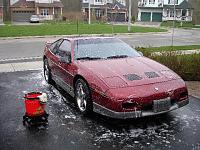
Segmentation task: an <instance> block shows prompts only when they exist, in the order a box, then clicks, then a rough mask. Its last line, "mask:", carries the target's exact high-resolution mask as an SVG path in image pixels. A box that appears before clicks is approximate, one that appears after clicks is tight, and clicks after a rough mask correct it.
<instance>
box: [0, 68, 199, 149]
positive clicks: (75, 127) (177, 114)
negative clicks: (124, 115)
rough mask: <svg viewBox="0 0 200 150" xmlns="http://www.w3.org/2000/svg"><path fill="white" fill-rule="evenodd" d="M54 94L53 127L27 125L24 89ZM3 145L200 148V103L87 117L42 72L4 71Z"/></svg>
mask: <svg viewBox="0 0 200 150" xmlns="http://www.w3.org/2000/svg"><path fill="white" fill-rule="evenodd" d="M30 91H40V92H46V93H47V94H48V96H49V102H48V104H47V112H48V113H49V126H48V127H43V126H39V127H35V128H31V129H28V128H26V127H24V126H23V124H22V116H23V115H24V111H25V110H24V100H23V96H24V94H25V93H27V92H30ZM0 94H1V95H0V149H1V150H4V149H9V150H10V149H20V150H21V149H30V150H31V149H32V150H34V149H37V150H39V149H43V150H46V149H59V150H62V149H63V150H64V149H65V150H66V149H81V150H82V149H185V150H188V149H192V150H198V149H200V101H199V100H197V99H196V98H194V97H190V104H189V105H187V106H185V107H183V108H181V109H178V110H175V111H173V112H170V113H167V114H164V115H159V116H154V117H146V118H140V119H128V120H117V119H111V118H107V117H104V116H101V115H98V114H93V115H92V116H90V117H83V116H82V115H81V114H80V113H79V112H77V109H76V107H75V105H74V103H73V99H72V98H71V97H70V96H69V95H67V94H66V93H65V92H64V91H62V90H61V89H59V88H57V89H56V88H54V87H53V86H50V85H48V84H46V82H45V81H44V78H43V74H42V70H39V71H25V72H12V73H0Z"/></svg>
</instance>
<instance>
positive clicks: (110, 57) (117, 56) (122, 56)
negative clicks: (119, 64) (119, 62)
mask: <svg viewBox="0 0 200 150" xmlns="http://www.w3.org/2000/svg"><path fill="white" fill-rule="evenodd" d="M127 57H128V56H127V55H115V56H109V57H107V58H108V59H112V58H127Z"/></svg>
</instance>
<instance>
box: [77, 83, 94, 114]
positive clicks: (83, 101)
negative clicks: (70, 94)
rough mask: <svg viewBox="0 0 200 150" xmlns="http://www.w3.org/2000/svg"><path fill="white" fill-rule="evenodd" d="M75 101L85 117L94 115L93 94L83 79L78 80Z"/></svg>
mask: <svg viewBox="0 0 200 150" xmlns="http://www.w3.org/2000/svg"><path fill="white" fill-rule="evenodd" d="M75 100H76V105H77V108H78V109H79V111H80V112H81V113H82V114H83V115H85V116H88V115H91V114H92V112H93V104H92V100H91V92H90V89H89V87H88V85H87V83H86V82H85V81H84V80H83V79H78V80H77V81H76V83H75Z"/></svg>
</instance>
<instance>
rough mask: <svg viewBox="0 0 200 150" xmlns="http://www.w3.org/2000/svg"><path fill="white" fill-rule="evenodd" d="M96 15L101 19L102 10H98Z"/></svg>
mask: <svg viewBox="0 0 200 150" xmlns="http://www.w3.org/2000/svg"><path fill="white" fill-rule="evenodd" d="M95 14H96V17H97V18H100V17H101V10H100V9H96V11H95Z"/></svg>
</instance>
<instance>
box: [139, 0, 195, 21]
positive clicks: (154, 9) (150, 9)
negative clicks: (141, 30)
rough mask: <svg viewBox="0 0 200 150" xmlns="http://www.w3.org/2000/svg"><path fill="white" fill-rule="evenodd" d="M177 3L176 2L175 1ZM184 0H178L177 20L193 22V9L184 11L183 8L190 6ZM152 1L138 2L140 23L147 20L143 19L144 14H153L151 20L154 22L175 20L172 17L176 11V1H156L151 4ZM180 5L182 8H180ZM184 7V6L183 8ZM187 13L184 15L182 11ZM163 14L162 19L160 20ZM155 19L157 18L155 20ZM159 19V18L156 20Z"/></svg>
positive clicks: (140, 0)
mask: <svg viewBox="0 0 200 150" xmlns="http://www.w3.org/2000/svg"><path fill="white" fill-rule="evenodd" d="M175 1H176V0H175ZM185 1H186V0H185ZM185 1H184V0H178V3H176V4H175V5H176V20H177V21H192V13H193V11H192V9H182V7H183V8H184V7H185V4H186V6H189V5H188V4H187V3H186V2H185ZM149 2H150V0H139V2H138V21H143V20H145V19H143V18H142V14H144V13H145V12H146V13H151V17H150V20H149V21H151V22H153V21H156V20H158V21H160V22H161V21H168V20H174V16H173V15H172V13H173V11H174V8H173V6H174V0H171V2H170V3H169V0H155V3H153V4H152V3H149ZM179 5H180V6H179ZM183 5H184V6H183ZM183 10H184V11H186V15H183V13H182V11H183ZM156 13H162V19H159V17H160V16H161V14H156ZM154 17H155V18H154ZM156 17H157V18H156Z"/></svg>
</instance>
